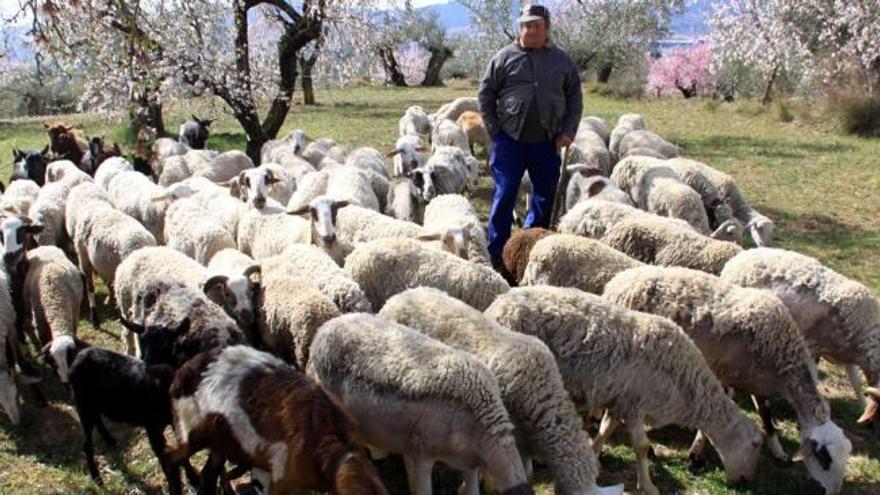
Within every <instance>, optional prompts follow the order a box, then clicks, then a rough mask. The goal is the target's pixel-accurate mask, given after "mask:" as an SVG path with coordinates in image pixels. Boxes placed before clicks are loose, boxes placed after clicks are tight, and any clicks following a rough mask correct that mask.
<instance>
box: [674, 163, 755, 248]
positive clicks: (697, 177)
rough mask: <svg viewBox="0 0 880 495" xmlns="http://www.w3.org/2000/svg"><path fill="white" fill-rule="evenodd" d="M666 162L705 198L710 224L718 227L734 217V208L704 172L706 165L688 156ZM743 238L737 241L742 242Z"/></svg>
mask: <svg viewBox="0 0 880 495" xmlns="http://www.w3.org/2000/svg"><path fill="white" fill-rule="evenodd" d="M666 164H667V165H669V166H670V167H672V169H673V170H675V173H677V174H678V176H679V177H680V178H681V180H682V181H683V182H684V183H685V184H687V185H688V186H689V187H690V188H691V189H693V190H694V191H697V192H698V193H699V194H700V197H702V198H703V207H704V208H705V209H706V214H707V215H708V216H709V225H710V226H711V227H712V228H717V227H718V226H719V225H721V224H722V223H724V222H726V221H728V220H731V219H733V210H732V209H731V208H730V205H728V204H727V203H725V202H724V201H723V200H722V199H721V193H720V192H719V191H718V188H717V187H715V184H714V183H712V181H710V180H709V178H708V177H706V175H705V174H704V173H703V167H705V165H703V164H701V163H700V162H697V161H694V160H689V159H687V158H672V159H669V160H667V161H666ZM741 242H742V239H740V240H739V241H737V243H741Z"/></svg>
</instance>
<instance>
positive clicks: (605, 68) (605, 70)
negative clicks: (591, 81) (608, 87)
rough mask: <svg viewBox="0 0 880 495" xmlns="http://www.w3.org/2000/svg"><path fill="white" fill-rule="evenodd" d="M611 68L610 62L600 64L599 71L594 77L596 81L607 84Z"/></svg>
mask: <svg viewBox="0 0 880 495" xmlns="http://www.w3.org/2000/svg"><path fill="white" fill-rule="evenodd" d="M613 69H614V65H613V64H610V63H606V64H602V66H601V67H599V73H598V75H597V78H596V80H597V82H600V83H602V84H607V83H608V80H610V79H611V71H612V70H613Z"/></svg>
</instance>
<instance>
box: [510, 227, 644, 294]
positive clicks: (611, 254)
mask: <svg viewBox="0 0 880 495" xmlns="http://www.w3.org/2000/svg"><path fill="white" fill-rule="evenodd" d="M638 266H642V263H640V262H638V261H636V260H634V259H632V258H630V257H629V256H627V255H625V254H623V253H621V252H620V251H616V250H614V249H612V248H610V247H608V246H606V245H605V244H602V243H601V242H599V241H595V240H593V239H587V238H584V237H580V236H576V235H570V234H558V235H552V236H549V237H547V238H546V239H541V240H540V241H538V242H536V243H535V245H534V247H533V248H532V251H531V253H530V254H529V258H528V264H527V265H526V268H525V271H524V272H523V276H522V281H521V283H520V285H553V286H556V287H575V288H577V289H580V290H582V291H585V292H590V293H593V294H601V293H602V289H603V288H604V287H605V283H607V282H608V281H609V280H611V279H612V278H614V276H615V275H617V274H618V273H620V272H622V271H624V270H627V269H629V268H635V267H638Z"/></svg>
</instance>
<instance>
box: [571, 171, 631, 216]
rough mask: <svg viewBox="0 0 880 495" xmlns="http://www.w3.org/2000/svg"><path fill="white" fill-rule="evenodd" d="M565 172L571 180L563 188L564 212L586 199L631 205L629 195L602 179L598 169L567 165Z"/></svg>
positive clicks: (607, 180) (606, 179)
mask: <svg viewBox="0 0 880 495" xmlns="http://www.w3.org/2000/svg"><path fill="white" fill-rule="evenodd" d="M567 170H568V173H569V175H570V176H571V178H570V179H569V180H568V185H567V186H566V188H565V211H568V210H571V209H572V208H574V206H575V205H576V204H577V203H578V202H580V201H583V200H585V199H588V198H596V199H604V200H607V201H616V202H618V203H623V204H626V205H632V204H633V203H632V200H631V199H630V198H629V195H628V194H626V193H625V192H623V191H622V190H621V189H620V188H619V187H617V186H616V185H614V183H613V182H611V179H609V178H607V177H603V176H602V175H601V173H600V171H599V170H598V169H596V168H593V167H591V166H589V165H586V164H583V163H576V164H574V165H569V166H568V168H567Z"/></svg>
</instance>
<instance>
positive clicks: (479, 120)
mask: <svg viewBox="0 0 880 495" xmlns="http://www.w3.org/2000/svg"><path fill="white" fill-rule="evenodd" d="M455 124H456V125H458V126H459V127H461V129H462V130H463V131H464V134H465V136H466V137H467V141H468V146H469V149H470V152H471V155H473V154H474V145H475V144H479V145H480V146H482V147H483V151H485V152H486V154H487V155H489V154H491V153H492V148H491V146H492V139H491V138H490V137H489V131H487V130H486V124H484V123H483V117H482V116H480V113H479V112H472V111H467V112H464V113H462V114H461V115H459V117H458V119H457V120H456V121H455Z"/></svg>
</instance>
